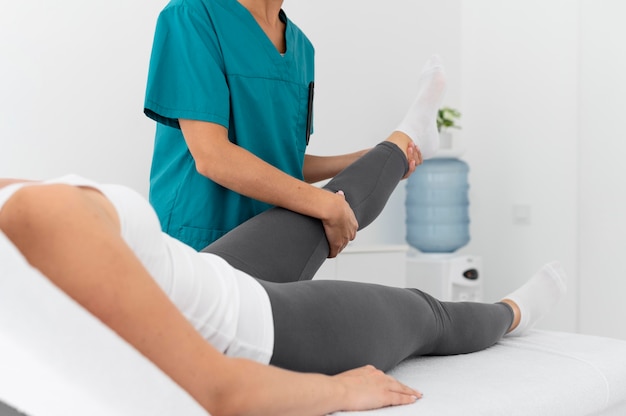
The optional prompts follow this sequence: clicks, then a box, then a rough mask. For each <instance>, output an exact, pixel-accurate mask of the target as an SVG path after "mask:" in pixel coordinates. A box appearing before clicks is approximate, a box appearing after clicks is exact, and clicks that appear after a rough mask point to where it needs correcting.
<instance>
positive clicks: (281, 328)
mask: <svg viewBox="0 0 626 416" xmlns="http://www.w3.org/2000/svg"><path fill="white" fill-rule="evenodd" d="M260 283H261V284H262V285H263V287H264V288H265V289H266V291H267V293H268V294H269V297H270V301H271V304H272V312H273V314H274V354H273V356H272V360H271V364H273V365H276V366H279V367H283V368H288V369H291V370H296V371H305V372H319V373H325V374H336V373H339V372H341V371H345V370H348V369H351V368H355V367H359V366H363V365H366V364H372V365H374V366H376V367H377V368H380V369H382V370H385V371H386V370H390V369H391V368H393V367H395V366H396V365H397V364H398V363H399V362H400V361H402V360H404V359H406V358H408V357H411V356H417V355H451V354H464V353H469V352H474V351H479V350H482V349H484V348H487V347H489V346H491V345H493V344H494V343H495V342H496V341H498V340H499V339H500V338H501V337H502V335H504V333H505V332H506V330H507V329H508V328H509V326H510V325H511V322H512V320H513V314H512V311H511V309H510V308H509V307H508V306H507V305H505V304H502V303H497V304H483V303H472V302H463V303H453V302H440V301H438V300H437V299H435V298H433V297H431V296H429V295H428V294H425V293H423V292H421V291H419V290H417V289H401V288H393V287H387V286H380V285H373V284H362V283H355V282H345V281H332V280H323V281H321V280H320V281H315V280H313V281H306V282H294V283H283V284H280V283H273V282H263V281H261V282H260Z"/></svg>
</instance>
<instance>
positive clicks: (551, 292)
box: [503, 261, 567, 336]
mask: <svg viewBox="0 0 626 416" xmlns="http://www.w3.org/2000/svg"><path fill="white" fill-rule="evenodd" d="M566 290H567V287H566V274H565V270H563V267H562V266H561V263H559V262H556V261H555V262H552V263H548V264H546V265H545V266H543V267H542V268H541V269H540V270H539V271H538V272H537V273H535V275H534V276H533V277H531V278H530V279H529V280H528V281H527V282H526V283H525V284H524V285H523V286H522V287H520V288H519V289H517V290H516V291H514V292H513V293H511V294H509V295H508V296H505V297H504V298H503V299H510V300H512V301H513V302H515V303H516V304H517V306H518V307H519V309H520V317H521V319H520V323H519V325H517V327H515V329H514V330H513V331H511V332H509V333H508V334H507V335H514V336H518V335H523V334H524V333H525V332H526V331H528V330H529V329H531V328H532V327H533V325H535V323H536V322H537V321H538V320H539V319H541V318H542V317H543V316H544V315H545V314H547V313H548V312H549V311H550V310H551V309H552V307H553V306H554V305H556V304H557V303H558V302H559V300H561V298H563V296H565V292H566Z"/></svg>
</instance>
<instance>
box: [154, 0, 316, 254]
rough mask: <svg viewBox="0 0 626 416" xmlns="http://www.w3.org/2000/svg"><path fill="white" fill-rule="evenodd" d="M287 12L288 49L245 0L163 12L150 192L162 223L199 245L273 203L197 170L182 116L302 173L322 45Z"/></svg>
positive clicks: (179, 3)
mask: <svg viewBox="0 0 626 416" xmlns="http://www.w3.org/2000/svg"><path fill="white" fill-rule="evenodd" d="M281 18H282V19H283V21H284V22H285V23H286V30H285V37H286V42H287V51H286V53H285V54H284V56H283V55H281V54H280V53H279V52H278V51H277V50H276V48H275V47H274V45H273V44H272V42H271V41H270V40H269V38H268V37H267V36H266V35H265V33H264V32H263V30H262V29H261V27H260V26H259V25H258V24H257V22H256V21H255V20H254V18H253V17H252V15H251V14H250V13H249V12H248V10H246V9H245V8H244V7H243V6H242V5H241V4H239V3H238V2H237V1H236V0H173V1H171V2H170V3H169V4H168V5H167V6H166V7H165V9H163V11H162V12H161V14H160V15H159V18H158V21H157V27H156V31H155V37H154V44H153V50H152V57H151V60H150V70H149V74H148V85H147V89H146V97H145V104H144V112H145V114H146V115H147V116H148V117H150V118H152V119H153V120H155V121H157V129H156V136H155V146H154V154H153V160H152V168H151V173H150V202H151V203H152V205H153V206H154V208H155V210H156V211H157V214H158V215H159V218H160V220H161V224H162V226H163V230H164V231H165V232H167V233H168V234H170V235H172V236H173V237H175V238H178V239H180V240H182V241H184V242H185V243H187V244H189V245H191V246H192V247H194V248H196V249H198V250H199V249H201V248H203V247H205V246H206V245H208V244H209V243H211V242H212V241H214V240H216V239H217V238H219V237H220V236H222V235H223V234H225V233H226V232H228V231H229V230H231V229H232V228H234V227H236V226H237V225H239V224H240V223H242V222H244V221H245V220H247V219H249V218H250V217H252V216H254V215H256V214H259V213H261V212H263V211H265V210H266V209H268V208H269V205H267V204H265V203H262V202H260V201H256V200H252V199H250V198H247V197H244V196H242V195H239V194H237V193H235V192H232V191H230V190H228V189H225V188H224V187H222V186H220V185H218V184H216V183H214V182H212V181H211V180H209V179H207V178H206V177H204V176H201V175H200V174H198V173H197V171H196V169H195V163H194V160H193V158H192V157H191V154H190V153H189V149H188V148H187V145H186V143H185V141H184V138H183V136H182V133H181V130H180V127H179V124H178V119H179V118H186V119H193V120H202V121H208V122H213V123H217V124H220V125H222V126H224V127H226V128H227V129H228V136H229V139H230V140H231V141H232V142H233V143H235V144H237V145H239V146H241V147H243V148H245V149H247V150H249V151H251V152H252V153H254V154H255V155H257V156H258V157H260V158H261V159H263V160H265V161H266V162H268V163H270V164H272V165H273V166H275V167H277V168H278V169H281V170H282V171H284V172H286V173H287V174H289V175H292V176H294V177H296V178H299V179H302V165H303V162H304V152H305V150H306V122H307V115H308V94H309V84H310V83H311V82H312V81H313V79H314V49H313V46H312V44H311V43H310V41H309V40H308V39H307V38H306V36H305V35H304V34H303V33H302V32H301V31H300V29H299V28H298V27H297V26H296V25H294V24H293V23H292V22H291V21H290V20H288V18H287V17H286V15H285V14H284V12H282V11H281Z"/></svg>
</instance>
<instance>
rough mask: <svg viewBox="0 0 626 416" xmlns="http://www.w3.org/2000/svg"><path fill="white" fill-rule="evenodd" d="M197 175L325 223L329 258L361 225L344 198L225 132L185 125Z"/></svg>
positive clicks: (199, 123)
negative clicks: (274, 163)
mask: <svg viewBox="0 0 626 416" xmlns="http://www.w3.org/2000/svg"><path fill="white" fill-rule="evenodd" d="M179 123H180V127H181V130H182V132H183V136H184V137H185V141H186V142H187V146H188V147H189V150H190V152H191V155H192V156H193V158H194V160H195V163H196V170H197V171H198V172H199V173H200V174H201V175H204V176H206V177H207V178H209V179H211V180H213V181H214V182H216V183H218V184H220V185H222V186H224V187H226V188H228V189H231V190H233V191H235V192H237V193H240V194H242V195H246V196H248V197H250V198H254V199H257V200H259V201H263V202H266V203H268V204H272V205H276V206H280V207H283V208H286V209H289V210H291V211H295V212H298V213H300V214H303V215H307V216H310V217H314V218H319V219H320V220H321V221H322V223H323V224H324V229H325V231H326V238H327V239H328V241H329V246H330V254H329V257H335V256H336V255H337V254H339V252H340V251H341V250H343V248H344V247H345V246H346V245H347V244H348V242H350V241H351V240H353V239H354V238H355V236H356V231H357V229H358V223H357V220H356V217H355V216H354V212H353V211H352V209H351V208H350V206H349V205H348V203H347V202H346V200H345V198H344V196H343V195H340V194H334V193H331V192H328V191H326V190H323V189H320V188H318V187H315V186H312V185H309V184H308V183H306V182H303V181H301V180H298V179H296V178H294V177H292V176H290V175H287V174H286V173H284V172H282V171H281V170H279V169H277V168H275V167H274V166H272V165H270V164H269V163H266V162H264V161H263V160H261V159H260V158H258V157H257V156H255V155H254V154H252V153H250V152H248V151H247V150H245V149H243V148H242V147H240V146H237V145H235V144H233V143H231V142H230V141H229V140H228V131H227V130H226V128H225V127H223V126H221V125H219V124H215V123H207V122H203V121H196V120H184V119H181V120H179Z"/></svg>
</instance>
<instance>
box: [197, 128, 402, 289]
mask: <svg viewBox="0 0 626 416" xmlns="http://www.w3.org/2000/svg"><path fill="white" fill-rule="evenodd" d="M409 143H411V141H410V139H409V138H408V137H407V136H405V135H404V134H402V133H399V132H396V133H394V134H392V135H391V137H390V138H389V139H388V140H387V141H384V142H382V143H380V144H379V145H378V146H376V147H375V148H374V149H372V150H371V151H370V152H368V153H366V154H365V155H364V156H363V157H361V158H360V159H358V160H357V161H356V162H354V163H353V164H352V165H350V166H348V167H347V168H346V169H344V170H343V171H342V172H340V173H339V174H338V175H337V176H335V178H333V179H332V180H331V181H330V182H329V183H328V184H327V185H326V186H325V187H324V188H325V189H328V190H329V191H332V192H337V191H340V190H341V191H343V192H344V194H345V197H346V201H347V202H348V204H350V207H351V208H352V209H353V210H354V214H355V216H356V218H357V221H358V223H359V226H360V228H363V227H365V226H367V225H369V224H370V223H371V222H372V221H373V220H374V219H375V218H376V217H377V216H378V215H379V214H380V212H381V211H382V209H383V208H384V206H385V203H386V202H387V200H388V199H389V196H390V195H391V193H392V192H393V190H394V189H395V187H396V185H397V184H398V182H399V181H400V180H401V179H402V178H403V176H404V175H405V173H406V172H407V169H408V161H407V157H406V153H405V152H406V151H407V150H405V149H408V147H409ZM202 251H204V252H209V253H214V254H217V255H219V256H220V257H223V258H224V259H225V260H227V261H228V262H229V263H230V264H231V265H233V266H234V267H236V268H237V269H239V270H242V271H244V272H246V273H248V274H250V275H252V276H254V277H256V278H258V279H262V280H267V281H273V282H290V281H296V280H309V279H311V278H313V275H314V274H315V273H316V272H317V270H318V269H319V267H320V266H321V265H322V263H323V262H324V260H325V259H326V258H327V257H328V254H329V248H328V241H327V239H326V233H325V231H324V227H323V225H322V222H321V221H320V220H318V219H316V218H312V217H307V216H304V215H301V214H297V213H294V212H292V211H289V210H286V209H283V208H272V209H270V210H268V211H266V212H264V213H262V214H260V215H257V216H256V217H253V218H252V219H250V220H248V221H247V222H245V223H243V224H242V225H240V226H239V227H237V228H235V229H234V230H232V231H231V232H229V233H228V234H226V235H225V236H224V237H222V238H220V239H219V240H217V241H215V242H214V243H212V244H211V245H209V246H208V247H206V248H205V249H204V250H202Z"/></svg>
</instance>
